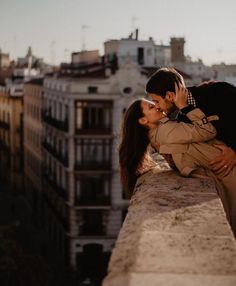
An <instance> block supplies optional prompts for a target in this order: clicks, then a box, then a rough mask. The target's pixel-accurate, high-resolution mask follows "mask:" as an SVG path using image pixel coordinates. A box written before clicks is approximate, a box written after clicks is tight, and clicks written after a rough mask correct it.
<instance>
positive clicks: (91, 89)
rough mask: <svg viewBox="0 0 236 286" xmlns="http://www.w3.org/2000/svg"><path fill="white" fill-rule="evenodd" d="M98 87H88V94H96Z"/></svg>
mask: <svg viewBox="0 0 236 286" xmlns="http://www.w3.org/2000/svg"><path fill="white" fill-rule="evenodd" d="M97 92H98V87H97V86H88V93H97Z"/></svg>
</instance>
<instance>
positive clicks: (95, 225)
mask: <svg viewBox="0 0 236 286" xmlns="http://www.w3.org/2000/svg"><path fill="white" fill-rule="evenodd" d="M80 234H81V235H104V234H105V233H104V226H103V213H102V211H101V210H84V211H83V212H82V225H81V226H80Z"/></svg>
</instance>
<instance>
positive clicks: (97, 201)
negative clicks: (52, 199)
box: [75, 196, 111, 206]
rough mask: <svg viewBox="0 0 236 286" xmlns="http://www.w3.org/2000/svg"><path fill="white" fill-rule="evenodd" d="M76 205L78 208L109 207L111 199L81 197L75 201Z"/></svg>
mask: <svg viewBox="0 0 236 286" xmlns="http://www.w3.org/2000/svg"><path fill="white" fill-rule="evenodd" d="M75 203H76V205H77V206H109V205H110V203H111V199H110V197H108V196H100V197H94V198H91V197H86V196H81V197H80V198H76V199H75Z"/></svg>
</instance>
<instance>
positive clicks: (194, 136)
mask: <svg viewBox="0 0 236 286" xmlns="http://www.w3.org/2000/svg"><path fill="white" fill-rule="evenodd" d="M186 115H187V117H188V118H189V119H190V120H191V122H192V124H189V123H184V122H175V121H168V122H165V123H163V124H161V125H160V127H159V130H158V132H157V138H156V139H157V141H159V142H160V144H177V143H196V142H204V141H208V140H210V139H213V138H214V137H215V136H216V129H215V128H214V126H213V125H212V124H211V123H210V121H209V120H216V119H217V116H216V117H215V116H212V117H211V118H210V119H208V118H207V117H206V115H205V114H204V113H203V112H202V111H201V110H200V109H199V108H196V109H194V110H192V111H190V112H189V113H187V114H186Z"/></svg>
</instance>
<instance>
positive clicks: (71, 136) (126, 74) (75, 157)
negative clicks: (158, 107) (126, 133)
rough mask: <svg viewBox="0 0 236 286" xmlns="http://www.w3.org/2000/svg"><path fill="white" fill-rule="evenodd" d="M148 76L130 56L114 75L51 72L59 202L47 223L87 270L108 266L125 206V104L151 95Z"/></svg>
mask: <svg viewBox="0 0 236 286" xmlns="http://www.w3.org/2000/svg"><path fill="white" fill-rule="evenodd" d="M107 74H108V73H107ZM145 82H146V77H145V76H143V75H142V74H141V72H140V67H139V66H138V65H137V64H135V63H131V62H127V63H125V64H124V65H123V66H122V67H121V68H120V69H119V70H118V71H117V72H116V74H114V75H111V76H106V75H105V73H104V76H100V77H94V78H92V77H89V76H86V77H82V76H78V77H77V78H76V77H74V78H72V77H68V76H67V77H65V76H64V77H58V78H56V77H46V78H45V80H44V97H43V110H44V111H43V112H44V115H43V120H44V139H43V141H44V143H43V146H44V153H43V160H44V177H45V185H44V189H45V195H46V196H47V200H48V202H49V204H50V205H51V208H52V209H53V210H54V211H53V214H50V217H49V218H48V228H49V231H50V232H51V234H52V236H53V242H54V244H55V246H56V247H57V248H58V251H59V252H60V251H61V252H63V251H64V250H63V249H64V246H65V245H66V249H67V253H63V255H65V256H67V257H68V258H69V261H68V263H69V265H70V266H71V267H72V268H73V269H79V270H80V272H83V265H84V269H90V270H89V271H90V273H86V275H87V276H92V275H93V271H95V272H96V271H99V272H100V273H104V272H105V271H106V269H103V268H102V267H103V265H104V261H106V262H107V260H108V258H109V255H110V252H111V250H112V248H113V246H114V243H115V240H116V237H117V234H118V232H119V230H120V228H121V225H122V222H123V219H124V215H125V213H126V208H127V204H128V201H127V200H126V198H125V197H124V195H122V189H121V185H120V179H119V166H118V150H117V149H118V145H119V140H120V137H119V134H120V128H121V121H122V115H123V113H124V110H125V109H126V108H127V106H128V105H129V104H130V102H131V101H132V100H133V99H134V98H136V97H138V98H140V97H143V96H145V93H144V87H145ZM88 266H89V267H88ZM99 268H100V269H99ZM85 271H88V270H85ZM104 274H105V273H104ZM84 275H85V274H84ZM84 278H86V277H84Z"/></svg>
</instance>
